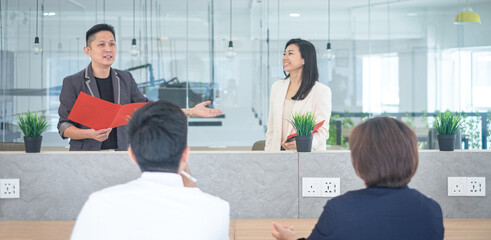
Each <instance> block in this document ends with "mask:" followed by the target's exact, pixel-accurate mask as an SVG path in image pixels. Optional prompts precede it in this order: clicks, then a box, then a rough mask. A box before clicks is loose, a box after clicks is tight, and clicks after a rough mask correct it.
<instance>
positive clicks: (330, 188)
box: [321, 178, 341, 197]
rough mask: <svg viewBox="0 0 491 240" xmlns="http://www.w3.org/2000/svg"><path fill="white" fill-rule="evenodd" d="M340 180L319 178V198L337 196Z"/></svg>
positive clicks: (339, 189)
mask: <svg viewBox="0 0 491 240" xmlns="http://www.w3.org/2000/svg"><path fill="white" fill-rule="evenodd" d="M340 182H341V180H340V179H339V178H321V196H322V197H336V196H339V193H340V191H341V188H340V185H341V184H340Z"/></svg>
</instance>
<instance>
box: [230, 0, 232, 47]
mask: <svg viewBox="0 0 491 240" xmlns="http://www.w3.org/2000/svg"><path fill="white" fill-rule="evenodd" d="M230 41H232V0H230Z"/></svg>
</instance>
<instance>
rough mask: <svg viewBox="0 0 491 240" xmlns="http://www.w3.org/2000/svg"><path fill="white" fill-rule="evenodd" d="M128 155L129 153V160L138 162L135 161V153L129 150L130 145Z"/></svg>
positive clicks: (129, 148)
mask: <svg viewBox="0 0 491 240" xmlns="http://www.w3.org/2000/svg"><path fill="white" fill-rule="evenodd" d="M128 155H130V158H131V161H132V162H134V163H136V164H138V162H137V161H136V158H135V154H133V151H132V150H131V146H130V147H128Z"/></svg>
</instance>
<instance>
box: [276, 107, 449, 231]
mask: <svg viewBox="0 0 491 240" xmlns="http://www.w3.org/2000/svg"><path fill="white" fill-rule="evenodd" d="M349 146H350V149H351V158H352V164H353V167H354V169H355V172H356V174H357V175H358V176H359V177H360V178H361V179H363V181H364V182H365V186H366V187H367V188H365V189H361V190H356V191H350V192H347V193H345V194H343V195H341V196H339V197H335V198H333V199H331V200H330V201H328V202H327V204H326V205H325V206H324V211H323V212H322V214H321V216H320V218H319V220H318V222H317V224H316V225H315V228H314V229H313V231H312V233H311V234H310V236H309V237H308V238H307V239H309V240H314V239H315V240H320V239H377V240H379V239H390V240H393V239H394V240H395V239H397V240H404V239H408V240H409V239H411V240H415V239H418V240H425V239H443V235H444V229H443V217H442V210H441V208H440V205H438V203H437V202H435V201H434V200H432V199H430V198H428V197H426V196H425V195H423V194H421V193H420V192H418V191H417V190H415V189H411V188H409V187H408V186H407V184H408V183H409V182H410V181H411V178H412V177H413V176H414V174H415V173H416V169H417V167H418V149H417V141H416V135H415V134H414V132H413V131H412V130H411V128H409V127H408V126H407V125H406V124H405V123H403V122H402V121H400V120H397V119H393V118H389V117H376V118H372V119H369V120H368V121H366V122H364V123H362V124H360V125H358V126H357V127H355V128H354V129H353V131H352V133H351V136H350V139H349ZM272 234H273V236H274V237H275V238H276V239H277V240H293V239H297V237H296V236H295V232H294V231H293V229H292V228H290V227H287V226H282V225H280V224H278V223H273V232H272Z"/></svg>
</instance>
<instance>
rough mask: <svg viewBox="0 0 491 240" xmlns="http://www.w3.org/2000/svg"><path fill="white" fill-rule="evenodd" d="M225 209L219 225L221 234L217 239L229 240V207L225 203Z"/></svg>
mask: <svg viewBox="0 0 491 240" xmlns="http://www.w3.org/2000/svg"><path fill="white" fill-rule="evenodd" d="M224 205H225V207H224V208H223V213H222V215H223V221H222V223H221V230H222V231H221V234H220V238H219V239H223V240H229V239H230V236H229V230H230V205H229V204H228V202H225V204H224Z"/></svg>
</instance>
